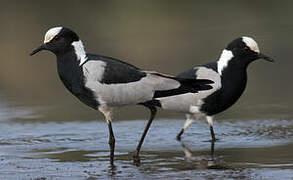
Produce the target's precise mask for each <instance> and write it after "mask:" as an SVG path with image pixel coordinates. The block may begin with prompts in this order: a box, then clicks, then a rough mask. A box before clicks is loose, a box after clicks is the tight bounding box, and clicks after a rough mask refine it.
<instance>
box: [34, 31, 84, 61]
mask: <svg viewBox="0 0 293 180" xmlns="http://www.w3.org/2000/svg"><path fill="white" fill-rule="evenodd" d="M78 40H79V37H78V36H77V34H76V33H75V32H73V31H72V30H70V29H68V28H65V27H63V28H62V29H61V31H60V32H59V33H58V34H57V35H56V36H55V37H54V38H53V39H52V40H50V41H49V42H47V43H44V44H42V45H41V46H40V47H38V48H37V49H35V50H34V51H33V52H32V53H31V55H34V54H36V53H38V52H40V51H42V50H49V51H51V52H53V53H54V54H56V55H58V54H63V53H66V52H67V51H69V50H70V49H71V48H72V46H71V43H72V42H73V41H78Z"/></svg>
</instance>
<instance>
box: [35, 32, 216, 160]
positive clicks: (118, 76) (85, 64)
mask: <svg viewBox="0 0 293 180" xmlns="http://www.w3.org/2000/svg"><path fill="white" fill-rule="evenodd" d="M41 50H48V51H51V52H53V53H54V54H55V55H56V56H57V69H58V73H59V76H60V79H61V81H62V82H63V84H64V85H65V87H66V88H67V89H68V90H69V91H70V92H71V93H72V94H73V95H75V96H76V97H77V98H78V99H79V100H80V101H81V102H83V103H85V104H86V105H88V106H90V107H91V108H93V109H95V110H99V111H101V112H102V113H103V115H104V116H105V120H106V122H107V123H108V127H109V145H110V163H111V164H112V165H113V161H114V148H115V138H114V133H113V130H112V124H111V122H112V112H113V108H115V107H120V106H125V105H135V104H140V105H143V106H145V107H147V108H149V109H150V111H151V116H150V119H149V121H148V124H147V126H146V128H145V130H144V132H143V135H142V137H141V140H140V142H139V144H138V146H137V149H136V152H135V154H134V158H135V160H136V161H139V156H138V155H139V151H140V148H141V145H142V143H143V140H144V137H145V135H146V133H147V131H148V129H149V127H150V125H151V122H152V120H153V119H154V117H155V114H156V112H157V109H156V106H159V103H158V101H157V100H156V99H155V98H159V97H166V96H172V95H178V94H183V93H187V92H192V93H197V92H198V91H200V90H208V89H211V88H212V87H211V86H210V85H207V84H210V83H213V81H210V80H199V79H184V78H180V77H174V76H169V75H165V74H161V73H158V72H152V71H143V70H140V69H139V68H137V67H135V66H133V65H131V64H128V63H126V62H123V61H120V60H118V59H114V58H111V57H106V56H101V55H95V54H89V53H86V52H85V49H84V46H83V43H82V41H81V40H80V39H79V36H78V35H77V34H76V33H75V32H73V31H72V30H70V29H69V28H66V27H54V28H51V29H49V30H48V31H47V33H46V34H45V40H44V43H43V44H42V45H41V46H39V47H38V48H37V49H35V50H34V51H33V52H32V53H31V55H34V54H36V53H37V52H39V51H41Z"/></svg>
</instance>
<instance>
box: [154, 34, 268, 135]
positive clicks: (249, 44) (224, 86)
mask: <svg viewBox="0 0 293 180" xmlns="http://www.w3.org/2000/svg"><path fill="white" fill-rule="evenodd" d="M257 59H265V60H267V61H270V62H273V59H272V58H270V57H268V56H266V55H264V54H261V53H260V50H259V47H258V45H257V43H256V42H255V40H253V39H252V38H250V37H240V38H237V39H235V40H233V41H232V42H231V43H230V44H228V46H227V47H226V49H224V50H223V52H222V54H221V56H220V58H219V60H218V61H216V62H211V63H208V64H205V65H201V66H197V67H194V68H192V69H190V70H187V71H185V72H183V73H181V74H179V75H178V76H177V77H179V78H194V79H210V80H212V81H214V83H213V84H211V86H212V87H213V88H212V89H210V90H207V91H201V92H199V93H187V94H183V95H177V96H171V97H164V98H158V100H159V102H160V105H161V108H162V109H166V110H173V111H180V112H184V113H186V118H187V120H186V122H185V124H184V127H183V128H182V130H181V131H180V133H179V134H178V135H177V139H178V140H181V135H182V134H183V132H184V131H185V130H186V129H187V128H188V127H189V126H190V125H191V123H192V122H194V120H195V119H198V118H200V117H205V118H206V120H207V122H208V124H209V126H210V132H211V136H212V141H215V140H216V138H215V133H214V129H213V116H214V115H215V114H218V113H220V112H223V111H225V110H226V109H228V108H229V107H231V106H232V105H233V104H234V103H235V102H236V101H237V100H238V99H239V98H240V96H241V95H242V93H243V92H244V90H245V87H246V83H247V67H248V65H249V64H250V63H251V62H253V61H255V60H257Z"/></svg>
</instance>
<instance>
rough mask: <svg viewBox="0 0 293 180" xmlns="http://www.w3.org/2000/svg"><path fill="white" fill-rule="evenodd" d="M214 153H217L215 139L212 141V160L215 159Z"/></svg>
mask: <svg viewBox="0 0 293 180" xmlns="http://www.w3.org/2000/svg"><path fill="white" fill-rule="evenodd" d="M214 155H215V141H211V157H212V160H214Z"/></svg>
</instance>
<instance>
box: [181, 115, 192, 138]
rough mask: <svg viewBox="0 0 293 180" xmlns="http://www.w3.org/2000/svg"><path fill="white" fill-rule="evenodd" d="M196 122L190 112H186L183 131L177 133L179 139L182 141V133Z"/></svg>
mask: <svg viewBox="0 0 293 180" xmlns="http://www.w3.org/2000/svg"><path fill="white" fill-rule="evenodd" d="M193 122H194V120H193V119H192V118H191V115H190V114H186V121H185V123H184V126H183V128H182V129H181V131H180V132H179V133H178V134H177V140H178V141H181V135H182V134H183V133H184V131H185V130H186V129H187V128H188V127H189V126H190V125H191V124H192V123H193Z"/></svg>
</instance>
